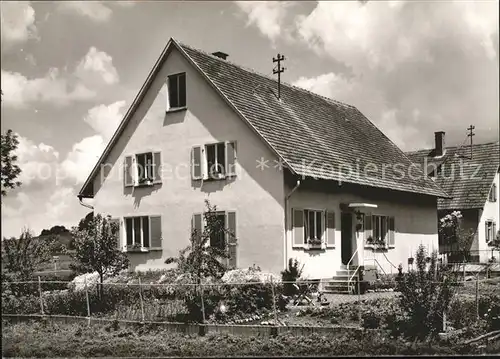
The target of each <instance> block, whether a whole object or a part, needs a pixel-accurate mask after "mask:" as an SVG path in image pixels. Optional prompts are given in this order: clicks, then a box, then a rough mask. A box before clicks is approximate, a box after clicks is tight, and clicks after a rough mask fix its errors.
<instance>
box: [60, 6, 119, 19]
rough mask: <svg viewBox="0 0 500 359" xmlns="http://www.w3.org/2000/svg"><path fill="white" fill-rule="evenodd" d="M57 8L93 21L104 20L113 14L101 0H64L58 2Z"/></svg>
mask: <svg viewBox="0 0 500 359" xmlns="http://www.w3.org/2000/svg"><path fill="white" fill-rule="evenodd" d="M59 9H60V10H61V11H63V12H74V13H76V14H78V15H81V16H84V17H87V18H89V19H91V20H92V21H95V22H106V21H108V20H109V19H110V18H111V15H112V14H113V11H112V10H111V9H110V8H109V7H107V6H106V5H104V4H103V2H102V1H64V2H60V3H59Z"/></svg>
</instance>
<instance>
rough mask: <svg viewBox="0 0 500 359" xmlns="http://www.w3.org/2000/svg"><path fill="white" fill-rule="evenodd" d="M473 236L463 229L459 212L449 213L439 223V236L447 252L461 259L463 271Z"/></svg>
mask: <svg viewBox="0 0 500 359" xmlns="http://www.w3.org/2000/svg"><path fill="white" fill-rule="evenodd" d="M474 234H475V233H474V231H473V230H470V229H469V230H466V229H464V228H463V226H462V214H461V213H460V211H454V212H452V213H449V214H447V215H445V216H444V217H443V218H441V219H440V221H439V236H440V237H441V239H442V242H443V243H444V244H445V246H446V247H447V250H449V251H451V252H455V253H457V254H458V255H459V256H460V257H461V258H462V263H463V266H464V267H463V269H464V271H465V263H466V262H467V261H468V259H469V257H470V248H471V246H472V242H473V241H474ZM450 249H451V250H450Z"/></svg>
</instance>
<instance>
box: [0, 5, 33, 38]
mask: <svg viewBox="0 0 500 359" xmlns="http://www.w3.org/2000/svg"><path fill="white" fill-rule="evenodd" d="M1 20H2V21H1V34H2V35H1V39H2V45H3V46H2V48H3V47H9V46H11V45H13V44H17V43H22V42H25V41H27V40H28V39H30V38H33V37H36V35H37V28H36V26H35V10H33V8H32V7H31V4H30V2H29V1H23V2H21V1H4V2H2V8H1Z"/></svg>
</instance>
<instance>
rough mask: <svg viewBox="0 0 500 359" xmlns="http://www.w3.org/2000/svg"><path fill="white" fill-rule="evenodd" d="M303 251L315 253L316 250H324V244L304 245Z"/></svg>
mask: <svg viewBox="0 0 500 359" xmlns="http://www.w3.org/2000/svg"><path fill="white" fill-rule="evenodd" d="M304 249H305V250H307V251H317V250H320V251H322V250H325V249H326V244H325V243H321V244H306V245H304Z"/></svg>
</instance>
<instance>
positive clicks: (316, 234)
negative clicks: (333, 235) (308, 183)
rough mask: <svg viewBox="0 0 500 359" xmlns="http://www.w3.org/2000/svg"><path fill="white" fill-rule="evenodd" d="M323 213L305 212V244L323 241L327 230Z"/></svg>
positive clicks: (315, 211)
mask: <svg viewBox="0 0 500 359" xmlns="http://www.w3.org/2000/svg"><path fill="white" fill-rule="evenodd" d="M324 221H325V216H324V212H323V211H319V210H310V209H305V210H304V243H306V244H307V243H309V241H322V240H323V233H324V228H325V223H324Z"/></svg>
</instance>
